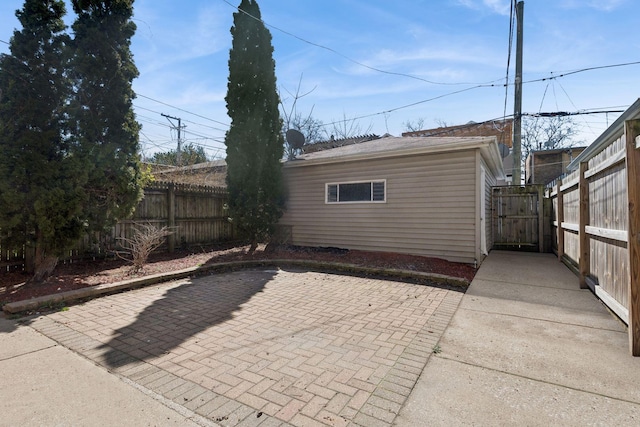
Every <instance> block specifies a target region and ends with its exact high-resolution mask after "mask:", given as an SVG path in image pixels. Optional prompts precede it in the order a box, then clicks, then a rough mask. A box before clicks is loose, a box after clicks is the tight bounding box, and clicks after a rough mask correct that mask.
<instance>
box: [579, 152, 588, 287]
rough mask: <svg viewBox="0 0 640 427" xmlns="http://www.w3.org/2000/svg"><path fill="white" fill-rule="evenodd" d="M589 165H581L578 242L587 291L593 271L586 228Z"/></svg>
mask: <svg viewBox="0 0 640 427" xmlns="http://www.w3.org/2000/svg"><path fill="white" fill-rule="evenodd" d="M588 168H589V165H588V163H587V162H582V163H580V182H579V184H578V189H579V192H580V219H579V227H578V240H579V242H580V243H579V248H580V249H579V251H580V261H579V272H580V289H587V288H588V287H589V285H587V275H588V274H589V271H590V270H591V266H590V264H591V254H590V245H589V236H588V235H587V232H586V228H587V225H589V181H587V178H586V177H585V173H586V172H587V169H588Z"/></svg>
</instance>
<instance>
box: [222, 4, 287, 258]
mask: <svg viewBox="0 0 640 427" xmlns="http://www.w3.org/2000/svg"><path fill="white" fill-rule="evenodd" d="M240 9H241V10H242V11H244V12H246V13H243V12H236V13H234V15H233V18H234V19H233V23H234V25H233V27H232V28H231V34H232V36H233V42H232V48H231V51H230V52H229V83H228V87H227V96H226V98H225V100H226V102H227V110H228V114H229V117H230V118H231V126H230V128H229V130H228V131H227V134H226V138H225V144H226V146H227V188H228V191H229V212H230V216H231V218H232V220H233V222H234V225H235V226H236V229H237V230H238V232H239V233H240V234H241V235H242V236H243V237H244V238H246V239H248V240H249V241H251V243H252V246H255V244H256V243H257V242H258V241H260V240H263V239H267V238H269V237H270V235H271V234H272V233H273V230H274V227H275V224H276V223H277V221H278V219H279V218H280V216H282V212H283V210H284V202H285V194H284V189H283V180H282V170H281V163H280V159H282V156H283V154H284V138H283V135H282V119H281V118H280V113H279V110H278V104H279V97H278V93H277V90H276V77H275V62H274V60H273V46H272V45H271V34H270V33H269V31H268V30H267V28H265V26H264V24H263V23H262V21H261V20H260V16H261V15H260V9H259V7H258V4H257V3H256V1H255V0H242V2H241V4H240ZM247 14H249V15H251V16H249V15H247ZM255 18H257V19H255Z"/></svg>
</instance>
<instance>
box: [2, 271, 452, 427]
mask: <svg viewBox="0 0 640 427" xmlns="http://www.w3.org/2000/svg"><path fill="white" fill-rule="evenodd" d="M462 295H463V294H462V293H461V292H460V291H459V290H453V289H445V288H439V287H431V286H422V285H415V284H407V283H402V282H395V281H387V280H375V279H368V278H359V277H350V276H343V275H331V274H323V273H313V272H299V271H283V270H275V269H274V270H266V271H265V270H262V271H241V272H235V273H226V274H220V275H212V276H208V277H201V278H197V279H193V280H184V281H176V282H171V283H165V284H160V285H154V286H152V287H148V288H144V289H139V290H134V291H130V292H126V293H122V294H117V295H112V296H108V297H104V298H100V299H95V300H92V301H89V302H87V303H85V304H82V305H76V306H72V307H71V308H70V309H69V310H68V311H61V312H56V313H52V314H48V315H46V316H40V317H37V318H35V319H32V320H31V321H30V322H29V326H30V328H33V329H35V330H36V331H38V332H39V333H41V334H43V335H44V336H46V337H47V338H48V339H49V340H51V342H52V343H54V344H55V343H58V344H60V345H61V346H63V347H65V348H68V349H70V350H72V351H73V352H76V353H77V354H79V355H81V356H84V358H86V359H88V360H89V361H92V362H94V363H96V364H98V365H100V366H102V367H103V368H106V369H107V370H108V371H110V372H112V373H115V374H116V375H117V376H120V378H122V379H124V380H125V381H127V382H128V383H129V384H131V385H134V386H135V387H134V388H132V392H133V391H134V389H135V390H138V391H143V392H144V393H145V394H146V395H147V396H151V397H154V400H156V401H159V402H164V403H170V404H171V405H169V406H172V405H173V406H175V405H179V406H180V407H181V410H182V411H183V412H182V414H183V416H185V419H187V418H188V419H189V420H190V421H196V422H201V423H204V422H208V421H210V422H214V423H218V424H221V425H243V426H245V425H260V426H271V425H289V424H291V425H297V426H314V425H318V426H319V425H323V426H343V425H349V424H359V425H363V426H377V425H381V426H382V425H390V424H392V423H393V421H394V419H395V418H396V415H397V414H398V412H399V411H400V409H401V407H402V405H403V404H404V402H405V401H406V399H407V397H408V396H409V394H410V393H411V391H412V389H413V388H414V385H415V383H416V381H417V380H418V377H419V376H420V373H421V372H422V370H423V368H424V366H425V364H426V363H427V360H428V359H429V357H430V356H431V354H432V351H433V349H434V346H435V345H436V343H437V342H438V340H439V338H440V336H441V335H442V333H443V331H444V329H445V328H446V326H447V324H448V323H449V321H450V318H451V316H452V315H453V313H454V311H455V309H456V308H457V306H458V304H459V302H460V300H461V298H462ZM59 350H60V349H59ZM14 362H17V360H14ZM83 363H86V362H84V361H83ZM0 367H2V364H1V362H0ZM25 375H28V372H25ZM77 381H79V382H80V383H82V382H83V381H85V379H84V378H77ZM85 388H86V389H90V388H91V385H90V384H85ZM106 392H107V390H102V393H106ZM7 406H10V405H7ZM7 409H9V408H7ZM113 410H114V411H117V408H113ZM184 411H186V412H184ZM33 419H35V420H37V419H38V418H37V414H36V416H35V418H33ZM198 420H199V421H198ZM45 424H46V423H45Z"/></svg>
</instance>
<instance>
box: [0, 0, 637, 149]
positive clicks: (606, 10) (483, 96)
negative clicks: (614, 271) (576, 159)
mask: <svg viewBox="0 0 640 427" xmlns="http://www.w3.org/2000/svg"><path fill="white" fill-rule="evenodd" d="M239 4H240V0H183V1H177V0H136V1H135V3H134V10H135V12H134V13H135V14H134V22H135V23H136V24H137V28H138V29H137V32H136V34H135V36H134V37H133V39H132V46H131V49H132V52H133V55H134V60H135V62H136V65H137V67H138V70H139V72H140V76H139V77H138V78H137V79H136V80H135V81H134V82H133V88H134V91H135V92H136V94H137V98H136V99H135V101H134V108H135V111H136V117H137V119H138V121H139V122H140V123H141V124H142V131H141V134H140V142H141V148H142V153H143V155H145V156H147V157H150V156H152V155H153V154H154V153H156V152H164V151H168V150H171V149H175V148H176V146H177V132H176V130H175V126H176V125H177V121H176V120H171V121H170V120H168V119H167V118H165V117H163V116H162V114H165V115H169V116H172V117H175V118H180V119H181V124H182V125H183V126H185V128H184V129H183V131H182V134H181V137H182V141H183V144H185V143H186V144H189V143H191V144H194V145H197V146H202V147H204V148H205V151H206V152H207V154H208V155H209V156H211V157H215V158H224V156H225V146H224V135H225V132H226V130H227V129H228V124H229V121H230V120H229V118H228V116H227V111H226V104H225V101H224V97H225V95H226V91H227V80H228V74H229V70H228V59H229V49H230V47H231V33H230V28H231V26H232V25H233V13H234V12H235V11H236V9H235V8H236V7H237V6H238V5H239ZM258 4H259V6H260V10H261V13H262V19H263V21H264V22H265V24H266V25H267V28H268V29H269V31H270V32H271V34H272V36H273V40H272V44H273V47H274V54H273V55H274V60H275V63H276V77H277V85H278V90H279V91H280V93H281V98H282V101H283V104H284V107H283V108H285V109H286V110H287V111H291V108H292V101H293V100H294V99H295V97H294V94H295V93H296V92H297V91H298V92H299V93H300V94H304V96H302V97H300V98H299V99H298V102H297V106H296V108H297V111H298V112H299V113H301V114H302V115H304V116H306V115H309V114H310V115H311V116H313V117H314V118H315V119H316V120H320V121H322V122H323V123H324V124H325V126H324V129H325V131H326V135H327V136H328V135H331V134H332V133H334V131H336V132H337V131H345V130H346V131H349V132H352V133H353V132H357V133H359V134H365V133H366V134H369V133H372V134H377V135H383V134H385V133H389V134H391V135H395V136H400V134H401V133H402V132H404V131H406V130H407V129H408V126H407V125H408V124H411V125H414V126H415V125H417V124H418V123H422V124H423V126H422V128H424V129H428V128H435V127H438V126H440V125H443V124H446V125H459V124H465V123H468V122H470V121H475V122H482V121H485V120H491V119H496V118H502V117H503V116H504V115H505V113H506V115H507V116H509V115H512V114H513V104H514V94H513V92H514V90H513V89H514V87H513V82H514V76H515V68H514V64H515V36H514V39H513V48H512V55H511V61H510V66H509V85H508V86H507V87H505V82H506V77H507V61H508V54H509V23H510V16H509V11H510V1H508V0H393V1H389V0H323V1H312V0H258ZM22 5H23V1H22V0H2V1H1V2H0V53H7V52H8V51H9V46H8V45H7V44H6V42H9V41H10V38H11V36H12V33H13V30H14V29H16V28H18V29H19V27H20V24H19V22H18V20H17V19H16V18H15V11H16V10H17V9H20V8H22ZM637 10H638V0H528V1H526V2H525V4H524V14H523V17H524V19H523V20H524V27H523V34H524V49H523V81H524V82H525V83H524V85H523V101H522V105H523V107H522V110H523V112H524V113H538V112H557V111H567V112H577V111H593V110H624V109H626V108H627V107H628V106H630V105H631V104H632V103H633V102H634V101H635V100H636V99H637V98H638V97H640V84H639V83H640V64H632V65H625V66H615V67H607V68H600V67H606V66H612V65H618V64H627V63H632V62H638V61H640V38H639V37H637V36H635V35H634V32H635V31H636V29H637V20H636V17H637ZM67 11H68V16H67V18H66V22H67V24H68V25H71V23H72V21H73V19H74V18H73V15H72V8H71V5H70V2H67ZM590 68H597V69H592V70H587V71H579V70H584V69H590ZM575 71H578V72H575ZM571 72H575V73H572V74H569V75H564V74H567V73H571ZM298 88H299V89H298ZM618 115H619V113H607V114H589V115H579V116H575V117H574V121H575V123H576V125H577V127H578V129H579V133H578V135H577V136H576V142H577V143H579V144H580V145H588V144H590V143H591V142H593V141H594V140H595V139H596V138H597V137H598V136H599V135H600V134H601V133H602V132H603V131H604V130H605V129H606V128H607V126H608V125H610V124H611V123H612V122H613V121H614V120H615V119H616V118H617V116H618ZM172 122H173V123H172ZM336 127H337V129H336Z"/></svg>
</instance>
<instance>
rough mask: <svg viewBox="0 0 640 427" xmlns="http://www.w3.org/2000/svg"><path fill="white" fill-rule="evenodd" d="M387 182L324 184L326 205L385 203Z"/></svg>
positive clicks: (381, 180) (382, 180)
mask: <svg viewBox="0 0 640 427" xmlns="http://www.w3.org/2000/svg"><path fill="white" fill-rule="evenodd" d="M386 187H387V181H386V180H384V179H380V180H375V181H358V182H336V183H329V184H326V199H325V200H326V203H385V202H386V201H387V191H386Z"/></svg>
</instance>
